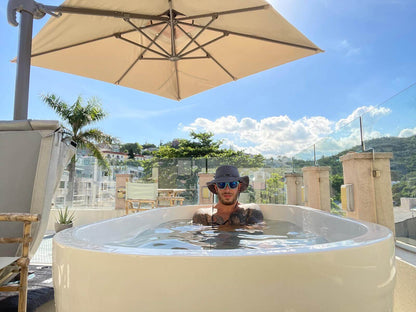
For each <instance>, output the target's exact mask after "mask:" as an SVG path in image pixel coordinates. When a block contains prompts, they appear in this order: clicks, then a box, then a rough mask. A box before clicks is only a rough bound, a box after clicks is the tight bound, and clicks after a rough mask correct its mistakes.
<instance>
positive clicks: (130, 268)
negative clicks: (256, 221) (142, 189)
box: [53, 205, 395, 312]
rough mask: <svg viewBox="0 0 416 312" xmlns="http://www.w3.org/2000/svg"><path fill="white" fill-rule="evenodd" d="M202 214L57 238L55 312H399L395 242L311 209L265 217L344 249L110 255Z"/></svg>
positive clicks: (163, 212)
mask: <svg viewBox="0 0 416 312" xmlns="http://www.w3.org/2000/svg"><path fill="white" fill-rule="evenodd" d="M197 208H198V207H197V206H180V207H171V208H160V209H154V210H152V211H147V212H144V213H140V214H134V215H129V216H126V217H121V218H117V219H113V220H108V221H103V222H100V223H96V224H92V225H88V226H84V227H80V228H74V229H71V230H66V231H63V232H60V233H59V234H57V235H56V236H55V239H54V250H53V257H54V265H53V274H54V276H53V277H54V286H55V302H56V308H57V311H59V312H66V311H77V312H82V311H88V312H94V311H97V312H98V311H100V312H103V311H123V312H125V311H151V312H157V311H181V312H182V311H192V312H195V311H210V312H211V311H214V310H215V311H227V312H229V311H239V312H244V311H251V312H252V311H273V312H275V311H290V312H292V311H309V312H310V311H348V312H350V311H374V312H383V311H392V308H393V289H394V282H395V267H394V259H395V258H394V240H393V237H392V233H391V232H390V231H389V230H388V229H387V228H385V227H382V226H379V225H376V224H371V223H362V222H357V221H353V220H350V219H345V218H340V217H336V216H333V215H330V214H329V213H325V212H322V211H318V210H315V209H311V208H305V207H299V206H284V205H265V206H262V207H261V208H262V210H263V212H264V215H265V217H266V219H274V220H286V221H290V222H293V223H295V224H297V225H300V226H302V227H303V229H304V231H313V232H315V233H318V234H320V235H322V236H324V237H326V238H328V239H330V240H336V241H337V242H334V243H328V244H320V245H315V246H307V247H299V248H289V249H277V250H272V251H270V250H269V251H267V250H257V251H253V250H204V251H201V250H187V251H184V250H160V249H159V250H156V249H152V250H151V249H137V248H136V249H132V248H117V247H110V246H108V245H106V244H107V243H114V242H116V241H124V240H126V239H129V238H132V237H134V236H136V235H137V234H138V233H139V232H141V231H144V230H145V229H148V228H150V227H152V226H154V225H157V224H160V223H162V222H167V221H169V220H173V219H184V218H191V216H192V214H193V212H194V211H195V210H196V209H197Z"/></svg>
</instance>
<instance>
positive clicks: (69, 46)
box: [31, 30, 134, 57]
mask: <svg viewBox="0 0 416 312" xmlns="http://www.w3.org/2000/svg"><path fill="white" fill-rule="evenodd" d="M133 31H134V30H128V31H125V32H123V33H120V34H117V35H124V34H128V33H130V32H133ZM114 36H115V34H111V35H108V36H103V37H99V38H94V39H91V40H87V41H83V42H79V43H74V44H70V45H67V46H64V47H60V48H56V49H52V50H48V51H44V52H39V53H34V54H32V55H31V57H35V56H41V55H44V54H48V53H52V52H57V51H61V50H65V49H69V48H73V47H77V46H80V45H83V44H88V43H91V42H95V41H99V40H103V39H108V38H111V37H114Z"/></svg>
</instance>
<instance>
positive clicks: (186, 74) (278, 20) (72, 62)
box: [31, 0, 322, 100]
mask: <svg viewBox="0 0 416 312" xmlns="http://www.w3.org/2000/svg"><path fill="white" fill-rule="evenodd" d="M43 7H44V8H45V9H46V10H48V11H49V12H53V13H55V14H58V15H60V16H59V17H52V18H51V19H50V20H49V21H48V22H47V23H46V25H45V26H44V27H43V28H42V29H41V31H40V32H39V33H38V34H37V36H36V37H35V38H34V39H33V44H32V56H31V62H32V65H34V66H39V67H44V68H49V69H53V70H57V71H62V72H67V73H71V74H75V75H79V76H84V77H89V78H93V79H97V80H102V81H106V82H110V83H113V84H118V85H122V86H125V87H128V88H133V89H137V90H141V91H144V92H149V93H152V94H156V95H160V96H163V97H166V98H170V99H175V100H180V99H183V98H186V97H189V96H191V95H194V94H197V93H200V92H202V91H204V90H207V89H211V88H214V87H216V86H219V85H222V84H225V83H227V82H230V81H234V80H237V79H239V78H242V77H245V76H248V75H251V74H255V73H257V72H260V71H263V70H266V69H269V68H272V67H275V66H278V65H281V64H284V63H287V62H290V61H293V60H296V59H299V58H302V57H306V56H309V55H312V54H316V53H319V52H322V50H321V49H319V48H318V47H317V46H316V45H315V44H313V43H312V42H311V41H310V40H309V39H307V38H306V37H305V36H304V35H303V34H302V33H300V32H299V31H298V30H297V29H296V28H295V27H294V26H292V25H291V24H290V23H289V22H287V21H286V20H285V19H284V18H283V17H282V16H281V15H280V14H279V13H278V12H277V11H276V10H275V9H274V8H273V7H272V6H271V5H270V4H269V3H268V2H266V1H263V0H199V1H195V0H140V1H131V0H117V1H115V0H67V1H65V2H64V3H63V4H62V5H61V6H59V7H52V6H46V5H45V6H43Z"/></svg>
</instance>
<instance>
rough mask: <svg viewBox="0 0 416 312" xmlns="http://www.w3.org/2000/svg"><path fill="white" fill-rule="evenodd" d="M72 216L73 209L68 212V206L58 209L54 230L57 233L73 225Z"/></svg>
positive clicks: (73, 214)
mask: <svg viewBox="0 0 416 312" xmlns="http://www.w3.org/2000/svg"><path fill="white" fill-rule="evenodd" d="M74 218H75V213H74V211H72V212H70V211H69V210H68V207H65V209H58V217H57V218H56V222H55V232H56V233H58V232H59V231H62V230H65V229H68V228H71V227H72V226H73V223H72V222H73V221H74Z"/></svg>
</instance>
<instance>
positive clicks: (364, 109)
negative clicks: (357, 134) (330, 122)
mask: <svg viewBox="0 0 416 312" xmlns="http://www.w3.org/2000/svg"><path fill="white" fill-rule="evenodd" d="M390 113H391V109H390V108H386V107H382V106H380V107H374V106H372V105H370V106H361V107H358V108H357V109H355V110H354V111H353V112H352V113H351V114H350V115H349V116H348V117H347V118H345V119H340V120H339V121H338V122H337V123H336V124H335V130H339V129H341V128H342V127H344V126H346V125H348V124H350V123H351V122H352V121H353V120H357V119H358V117H360V116H363V115H365V114H369V116H370V117H375V116H383V115H387V114H390Z"/></svg>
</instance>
